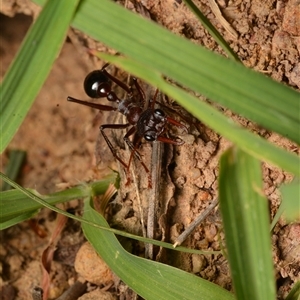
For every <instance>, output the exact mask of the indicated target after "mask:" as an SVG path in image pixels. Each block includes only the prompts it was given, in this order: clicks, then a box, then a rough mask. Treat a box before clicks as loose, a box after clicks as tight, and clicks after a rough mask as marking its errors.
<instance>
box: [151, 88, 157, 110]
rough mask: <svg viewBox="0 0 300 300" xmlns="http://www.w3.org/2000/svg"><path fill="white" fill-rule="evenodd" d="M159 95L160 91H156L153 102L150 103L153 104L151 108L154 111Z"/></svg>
mask: <svg viewBox="0 0 300 300" xmlns="http://www.w3.org/2000/svg"><path fill="white" fill-rule="evenodd" d="M157 95H158V89H156V91H155V94H154V97H153V100H152V101H150V102H151V108H152V109H154V105H155V103H156V99H157Z"/></svg>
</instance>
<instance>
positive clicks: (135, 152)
mask: <svg viewBox="0 0 300 300" xmlns="http://www.w3.org/2000/svg"><path fill="white" fill-rule="evenodd" d="M135 130H136V129H135V127H132V128H131V129H130V130H129V131H128V132H127V133H126V135H125V136H124V141H125V142H126V144H127V145H128V147H129V148H130V149H131V154H130V158H129V162H128V168H129V167H130V164H131V161H132V158H133V156H136V157H137V159H138V160H139V161H140V164H141V165H142V166H143V168H144V169H145V171H146V173H147V174H148V187H149V188H152V178H151V174H150V171H149V169H148V168H147V166H146V165H145V163H144V162H143V160H142V156H141V154H140V153H139V152H138V150H137V149H138V146H139V144H140V142H141V140H142V138H141V137H139V138H138V139H135V137H136V136H135V137H134V141H133V142H131V141H130V140H129V136H130V135H132V134H133V133H134V132H135Z"/></svg>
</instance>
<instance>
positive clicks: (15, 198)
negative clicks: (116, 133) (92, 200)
mask: <svg viewBox="0 0 300 300" xmlns="http://www.w3.org/2000/svg"><path fill="white" fill-rule="evenodd" d="M0 175H1V177H3V179H4V180H5V178H4V176H3V174H2V173H0ZM115 181H116V174H115V173H113V174H111V175H110V176H108V177H106V178H104V179H102V180H100V181H96V182H93V183H91V184H86V185H79V186H76V187H72V188H70V189H67V190H64V191H60V192H56V193H53V194H50V195H47V196H42V195H40V194H38V193H37V192H36V191H35V190H31V189H28V190H27V191H29V192H31V194H34V195H36V196H38V197H40V198H42V199H43V200H44V201H46V202H47V203H48V204H49V205H55V204H58V203H64V202H67V201H70V200H73V199H78V198H83V197H87V196H89V195H93V194H94V193H97V194H103V193H104V192H105V191H106V189H107V187H108V185H109V184H110V183H114V182H115ZM42 207H43V204H42V203H38V202H36V201H35V200H33V199H32V197H30V196H29V195H26V194H25V193H24V191H23V190H21V189H14V190H9V191H5V192H1V193H0V211H1V214H0V223H3V222H7V221H9V220H10V219H13V218H16V217H18V216H19V215H22V214H25V213H30V212H31V211H37V210H38V209H40V208H42Z"/></svg>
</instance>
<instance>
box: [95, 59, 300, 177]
mask: <svg viewBox="0 0 300 300" xmlns="http://www.w3.org/2000/svg"><path fill="white" fill-rule="evenodd" d="M100 56H101V57H102V58H104V59H105V60H107V61H110V62H113V63H114V64H116V65H118V66H120V67H121V68H123V69H125V70H127V71H129V72H130V73H132V74H134V75H137V74H139V76H140V78H142V79H144V80H145V81H148V82H151V83H152V84H153V85H154V86H156V87H158V88H159V89H160V90H162V91H163V92H165V93H166V94H167V95H169V96H171V97H173V98H175V99H177V101H178V102H179V103H181V104H182V105H183V106H184V107H185V108H186V109H187V110H189V111H191V112H192V113H193V114H194V115H195V116H196V117H197V118H199V119H200V120H202V122H203V123H205V124H206V125H208V126H209V127H211V128H212V129H214V130H215V131H216V132H218V133H220V134H222V135H223V136H224V137H226V138H227V139H229V140H231V141H232V142H234V143H235V144H236V145H238V146H239V147H240V148H241V149H243V150H244V151H246V152H247V153H249V154H251V155H253V156H254V157H256V158H259V159H261V160H264V161H268V162H270V163H273V164H275V165H277V166H279V167H281V168H283V169H285V170H288V171H290V172H292V173H294V174H297V175H298V176H300V169H299V164H300V159H299V158H298V157H297V156H296V155H295V154H293V153H289V152H287V151H285V150H283V149H280V148H278V147H276V146H274V145H272V144H271V143H269V142H268V141H266V140H265V139H263V138H261V137H259V136H257V135H255V134H253V133H251V132H249V131H247V130H246V129H244V128H242V127H240V126H238V125H237V124H235V123H234V122H233V121H232V120H229V119H228V118H227V117H225V116H224V115H223V114H221V113H220V112H219V111H218V110H217V109H215V108H213V107H212V106H211V105H209V104H207V103H206V102H204V101H200V100H199V99H198V98H196V97H194V96H192V95H190V94H189V93H187V92H186V91H184V90H182V89H180V88H178V87H176V86H173V85H171V84H168V83H167V82H166V81H165V80H163V78H162V76H161V75H160V74H159V73H158V72H155V71H153V69H151V68H146V67H144V66H141V65H140V64H139V63H136V62H135V61H133V60H131V59H128V58H122V57H118V56H110V55H105V54H100Z"/></svg>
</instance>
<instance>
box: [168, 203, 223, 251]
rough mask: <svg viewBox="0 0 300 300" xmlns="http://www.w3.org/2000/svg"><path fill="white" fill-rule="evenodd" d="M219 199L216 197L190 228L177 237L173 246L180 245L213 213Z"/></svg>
mask: <svg viewBox="0 0 300 300" xmlns="http://www.w3.org/2000/svg"><path fill="white" fill-rule="evenodd" d="M218 202H219V200H218V198H216V199H214V200H213V201H212V202H211V204H210V205H209V206H208V207H207V208H206V209H205V210H204V212H202V213H201V214H200V215H199V216H198V217H197V218H196V219H195V220H194V221H193V222H192V223H191V224H190V225H189V226H188V228H187V229H186V230H185V231H184V232H182V233H181V234H180V235H179V237H178V238H177V239H176V241H175V243H174V245H173V247H174V248H176V247H177V246H180V245H181V244H182V243H183V242H184V241H185V240H186V239H187V237H188V236H189V235H190V234H191V233H192V231H193V230H194V229H195V228H196V227H197V226H198V225H199V224H200V223H201V222H203V221H204V219H205V218H206V217H207V216H208V215H209V214H210V213H211V211H212V210H213V209H214V208H215V207H216V206H217V204H218Z"/></svg>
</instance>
